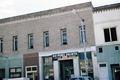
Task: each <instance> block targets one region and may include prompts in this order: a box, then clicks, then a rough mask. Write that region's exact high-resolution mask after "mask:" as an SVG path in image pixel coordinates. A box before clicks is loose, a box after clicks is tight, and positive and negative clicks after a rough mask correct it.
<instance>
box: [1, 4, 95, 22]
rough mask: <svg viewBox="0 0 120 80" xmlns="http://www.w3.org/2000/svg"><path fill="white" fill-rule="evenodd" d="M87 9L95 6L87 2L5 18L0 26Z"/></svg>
mask: <svg viewBox="0 0 120 80" xmlns="http://www.w3.org/2000/svg"><path fill="white" fill-rule="evenodd" d="M85 7H93V6H92V3H91V2H85V3H80V4H75V5H70V6H64V7H60V8H54V9H50V10H45V11H39V12H34V13H29V14H24V15H18V16H13V17H8V18H3V19H0V24H2V23H6V22H11V21H16V20H22V19H28V18H36V17H41V16H45V15H51V14H56V13H61V12H66V11H70V10H73V9H81V8H85Z"/></svg>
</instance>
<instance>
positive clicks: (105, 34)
mask: <svg viewBox="0 0 120 80" xmlns="http://www.w3.org/2000/svg"><path fill="white" fill-rule="evenodd" d="M104 37H105V42H110V33H109V29H104Z"/></svg>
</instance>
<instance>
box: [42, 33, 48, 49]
mask: <svg viewBox="0 0 120 80" xmlns="http://www.w3.org/2000/svg"><path fill="white" fill-rule="evenodd" d="M43 45H44V47H49V32H48V31H45V32H43Z"/></svg>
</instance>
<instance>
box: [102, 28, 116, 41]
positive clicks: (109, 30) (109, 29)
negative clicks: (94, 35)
mask: <svg viewBox="0 0 120 80" xmlns="http://www.w3.org/2000/svg"><path fill="white" fill-rule="evenodd" d="M116 28H117V27H109V28H104V29H103V31H104V41H105V42H114V41H118V37H117V29H116ZM112 29H115V32H114V35H115V36H112V35H113V34H112V31H111V30H112ZM105 30H108V34H107V33H106V34H107V35H109V36H107V35H106V34H105ZM113 37H115V38H113ZM108 38H109V40H107V39H108ZM114 39H115V40H114Z"/></svg>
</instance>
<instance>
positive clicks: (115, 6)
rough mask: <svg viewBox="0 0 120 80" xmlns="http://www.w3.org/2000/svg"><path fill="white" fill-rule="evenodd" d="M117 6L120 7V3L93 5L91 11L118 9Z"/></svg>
mask: <svg viewBox="0 0 120 80" xmlns="http://www.w3.org/2000/svg"><path fill="white" fill-rule="evenodd" d="M119 8H120V3H116V4H110V5H104V6H99V7H94V8H93V12H102V11H106V10H112V9H119Z"/></svg>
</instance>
